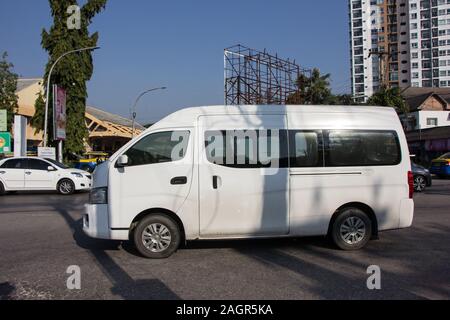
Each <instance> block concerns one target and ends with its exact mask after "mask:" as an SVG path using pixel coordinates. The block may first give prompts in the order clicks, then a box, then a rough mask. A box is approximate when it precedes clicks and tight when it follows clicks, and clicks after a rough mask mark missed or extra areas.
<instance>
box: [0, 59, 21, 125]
mask: <svg viewBox="0 0 450 320" xmlns="http://www.w3.org/2000/svg"><path fill="white" fill-rule="evenodd" d="M7 58H8V54H7V53H6V52H4V53H3V54H2V59H1V60H0V109H6V113H7V126H8V129H7V130H8V131H10V130H11V124H12V122H13V118H14V113H15V112H16V110H17V108H18V104H17V99H18V98H17V95H16V90H17V78H18V76H17V74H15V73H14V72H13V71H12V69H13V68H14V65H13V64H12V63H10V62H8V61H7Z"/></svg>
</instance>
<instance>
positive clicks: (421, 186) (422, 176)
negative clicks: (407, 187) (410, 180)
mask: <svg viewBox="0 0 450 320" xmlns="http://www.w3.org/2000/svg"><path fill="white" fill-rule="evenodd" d="M411 168H412V173H413V176H414V191H416V192H422V191H423V190H425V188H426V187H430V186H431V184H432V178H431V173H430V171H429V170H428V169H426V168H425V167H422V166H421V165H418V164H416V163H414V162H411Z"/></svg>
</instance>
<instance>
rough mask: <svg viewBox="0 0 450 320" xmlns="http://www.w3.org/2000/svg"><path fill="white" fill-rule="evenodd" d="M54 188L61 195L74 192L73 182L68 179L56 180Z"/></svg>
mask: <svg viewBox="0 0 450 320" xmlns="http://www.w3.org/2000/svg"><path fill="white" fill-rule="evenodd" d="M56 190H57V191H58V192H59V193H60V194H62V195H65V196H67V195H70V194H73V193H74V192H75V183H73V181H72V180H70V179H62V180H61V181H59V182H58V185H57V186H56Z"/></svg>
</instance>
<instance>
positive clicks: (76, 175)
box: [0, 157, 91, 195]
mask: <svg viewBox="0 0 450 320" xmlns="http://www.w3.org/2000/svg"><path fill="white" fill-rule="evenodd" d="M90 188H91V174H90V173H88V172H86V171H83V170H79V169H73V168H69V167H66V166H65V165H63V164H62V163H59V162H57V161H54V160H51V159H43V158H36V157H16V158H9V159H4V160H1V161H0V194H2V193H5V192H9V191H23V190H27V191H28V190H56V191H58V192H59V193H61V194H64V195H67V194H72V193H74V192H75V191H77V190H88V189H90Z"/></svg>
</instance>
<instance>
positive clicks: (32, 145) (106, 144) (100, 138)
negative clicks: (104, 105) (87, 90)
mask: <svg viewBox="0 0 450 320" xmlns="http://www.w3.org/2000/svg"><path fill="white" fill-rule="evenodd" d="M42 82H43V79H42V78H33V79H24V78H21V79H18V81H17V90H16V95H17V97H18V105H19V107H18V109H17V114H18V115H22V116H24V117H26V119H27V129H26V134H27V150H28V151H29V152H31V153H33V152H36V151H37V147H38V146H42V142H43V132H42V131H39V132H36V129H35V128H33V127H32V126H31V125H30V120H31V118H32V117H33V116H34V113H35V107H34V103H35V101H36V98H37V96H38V94H39V92H41V93H43V85H42ZM85 119H86V127H87V128H88V131H89V138H88V141H86V151H104V152H108V153H113V152H115V151H116V150H118V149H119V148H120V147H121V146H123V145H124V144H125V143H126V142H128V141H129V140H130V139H131V137H132V123H131V120H128V119H126V118H124V117H121V116H119V115H115V114H112V113H109V112H106V111H103V110H100V109H98V108H94V107H90V106H87V107H86V114H85ZM135 126H136V130H135V134H136V135H137V134H139V133H141V132H142V131H143V130H145V128H144V127H143V126H141V125H140V124H138V123H136V125H135Z"/></svg>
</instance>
